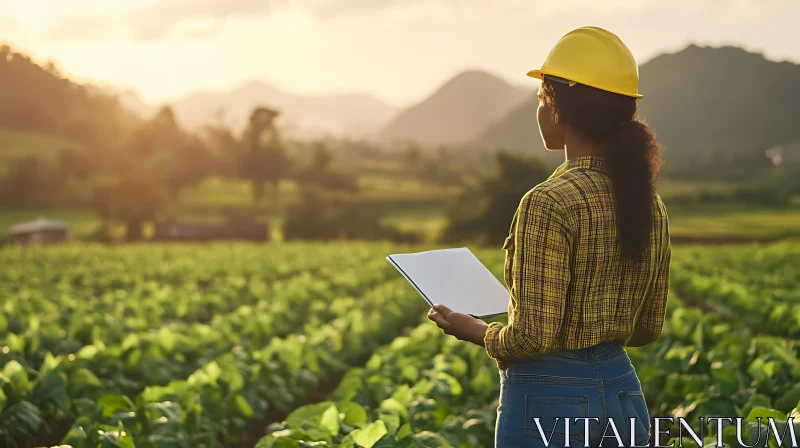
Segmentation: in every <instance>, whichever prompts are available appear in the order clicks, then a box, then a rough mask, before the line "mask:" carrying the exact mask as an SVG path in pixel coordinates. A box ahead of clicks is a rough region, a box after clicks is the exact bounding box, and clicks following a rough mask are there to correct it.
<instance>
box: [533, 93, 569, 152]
mask: <svg viewBox="0 0 800 448" xmlns="http://www.w3.org/2000/svg"><path fill="white" fill-rule="evenodd" d="M536 120H537V122H538V124H539V133H540V134H541V136H542V142H543V143H544V147H545V148H547V149H550V150H559V149H564V133H565V131H566V128H565V125H564V122H563V121H560V120H559V119H558V115H557V114H556V113H555V111H554V110H553V107H552V106H551V105H549V104H545V103H544V102H539V109H538V110H537V111H536Z"/></svg>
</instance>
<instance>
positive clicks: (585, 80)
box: [528, 26, 642, 98]
mask: <svg viewBox="0 0 800 448" xmlns="http://www.w3.org/2000/svg"><path fill="white" fill-rule="evenodd" d="M544 75H551V76H557V77H559V78H564V79H566V80H569V81H572V82H571V83H570V85H574V83H576V82H577V83H580V84H585V85H587V86H589V87H594V88H597V89H601V90H607V91H609V92H614V93H618V94H620V95H626V96H632V97H634V98H642V95H640V94H639V67H638V66H637V65H636V60H635V59H634V58H633V54H631V50H629V49H628V47H627V46H625V44H624V43H623V42H622V40H621V39H620V38H619V37H617V35H616V34H614V33H612V32H611V31H608V30H605V29H603V28H599V27H596V26H584V27H581V28H577V29H575V30H572V31H570V32H569V33H567V34H565V35H564V36H563V37H562V38H561V39H560V40H559V41H558V42H557V43H556V45H555V46H554V47H553V49H552V50H550V54H548V55H547V58H546V59H545V60H544V64H542V68H541V69H538V70H531V71H529V72H528V76H530V77H533V78H538V79H544Z"/></svg>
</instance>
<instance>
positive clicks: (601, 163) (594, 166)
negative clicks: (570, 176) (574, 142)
mask: <svg viewBox="0 0 800 448" xmlns="http://www.w3.org/2000/svg"><path fill="white" fill-rule="evenodd" d="M575 168H584V169H589V170H596V171H602V172H604V173H608V161H607V160H606V159H605V158H604V157H601V156H582V157H574V158H572V159H569V160H566V161H565V162H564V163H562V164H561V165H559V166H558V168H556V170H555V171H553V174H552V175H550V179H552V178H554V177H558V176H561V175H562V174H564V173H565V172H567V170H571V169H575Z"/></svg>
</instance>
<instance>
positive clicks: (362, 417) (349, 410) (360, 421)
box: [339, 401, 367, 428]
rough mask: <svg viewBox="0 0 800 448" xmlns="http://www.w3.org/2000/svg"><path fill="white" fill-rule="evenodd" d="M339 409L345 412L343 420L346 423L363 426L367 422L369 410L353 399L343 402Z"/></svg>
mask: <svg viewBox="0 0 800 448" xmlns="http://www.w3.org/2000/svg"><path fill="white" fill-rule="evenodd" d="M339 410H340V411H341V412H342V413H343V414H344V419H343V420H342V422H343V423H344V424H345V425H348V426H355V427H358V428H362V427H363V426H364V425H366V424H367V411H366V410H365V409H364V407H363V406H361V405H360V404H358V403H354V402H352V401H345V402H341V403H339Z"/></svg>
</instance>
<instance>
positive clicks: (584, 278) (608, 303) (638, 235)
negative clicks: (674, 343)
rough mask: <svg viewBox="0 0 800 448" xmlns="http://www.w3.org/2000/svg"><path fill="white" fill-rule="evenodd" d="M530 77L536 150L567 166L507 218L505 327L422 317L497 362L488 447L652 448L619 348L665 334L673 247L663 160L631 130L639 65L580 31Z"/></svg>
mask: <svg viewBox="0 0 800 448" xmlns="http://www.w3.org/2000/svg"><path fill="white" fill-rule="evenodd" d="M528 75H529V76H532V77H536V78H539V79H541V80H542V83H541V86H540V88H539V93H538V97H539V108H538V111H537V121H538V124H539V130H540V133H541V136H542V140H543V141H544V144H545V146H546V147H547V149H548V150H558V149H563V150H564V151H565V153H566V154H565V155H566V161H565V162H564V163H563V164H562V165H561V166H559V167H558V168H557V169H556V170H555V172H554V173H553V174H552V175H551V176H550V178H548V179H547V180H546V181H545V182H543V183H541V184H539V185H536V186H535V187H533V188H532V189H531V190H530V191H529V192H528V193H526V194H525V195H524V197H523V198H522V200H521V202H520V204H519V208H518V209H517V212H516V214H515V215H514V217H513V219H512V224H511V231H510V235H509V237H508V238H507V239H506V241H505V244H504V246H503V248H504V249H505V250H506V263H505V281H506V284H507V285H508V287H509V289H510V292H511V298H510V302H509V310H508V311H509V314H508V324H507V325H505V326H503V325H502V324H500V323H497V322H494V323H492V324H489V325H487V324H486V323H484V322H483V321H481V320H479V319H475V318H473V317H471V316H469V315H465V314H460V313H455V312H452V311H451V310H449V309H448V308H446V307H443V306H440V305H435V306H434V308H433V309H431V311H430V312H429V315H428V316H429V318H430V319H431V320H433V321H435V322H436V323H437V325H438V326H439V327H441V328H442V329H443V330H444V331H445V333H447V334H451V335H453V336H455V337H457V338H459V339H462V340H466V341H470V342H473V343H475V344H478V345H481V346H484V347H486V351H487V353H488V354H489V356H490V357H492V358H494V359H495V360H496V361H497V364H498V367H499V369H500V378H501V394H500V406H499V408H498V416H497V426H496V434H495V440H496V446H497V447H516V446H526V447H535V446H551V447H552V446H567V445H571V446H584V444H588V446H595V447H596V446H614V447H616V446H648V440H649V437H650V417H649V415H648V411H647V406H646V404H645V399H644V396H643V395H642V389H641V385H640V383H639V379H638V377H637V376H636V373H635V371H634V368H633V366H632V365H631V362H630V358H628V355H627V353H626V352H625V350H624V348H623V347H624V346H629V347H636V346H642V345H645V344H648V343H650V342H653V341H654V340H656V339H657V338H658V337H659V336H660V334H661V329H662V325H663V322H664V313H665V311H666V304H667V287H668V284H669V262H670V254H671V247H670V241H669V229H668V224H667V213H666V209H665V207H664V204H663V202H662V201H661V198H660V197H659V195H658V194H657V193H656V192H655V188H654V183H655V178H656V175H657V173H658V170H659V168H660V165H661V156H660V150H659V147H658V144H657V142H656V140H655V136H654V134H653V133H652V132H651V131H650V130H649V129H648V128H647V125H646V124H645V123H644V122H643V121H642V120H640V119H638V118H637V117H636V111H637V101H636V100H637V99H638V98H641V97H642V95H640V94H639V93H638V88H639V74H638V68H637V66H636V61H635V60H634V58H633V56H632V55H631V52H630V50H628V48H627V47H626V46H625V44H623V43H622V41H621V40H620V39H619V38H618V37H617V36H616V35H614V34H613V33H611V32H609V31H606V30H603V29H601V28H597V27H583V28H579V29H576V30H573V31H571V32H570V33H568V34H567V35H565V36H564V37H562V38H561V40H560V41H559V42H558V43H557V44H556V46H555V47H554V48H553V49H552V50H551V52H550V54H549V55H548V56H547V59H546V60H545V62H544V64H543V65H542V68H541V69H539V70H532V71H530V72H529V73H528ZM567 417H569V419H568V420H566V418H567ZM556 418H558V419H556ZM575 419H579V420H575ZM565 420H566V421H565ZM565 423H567V424H565Z"/></svg>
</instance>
